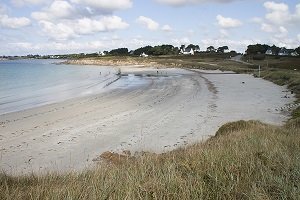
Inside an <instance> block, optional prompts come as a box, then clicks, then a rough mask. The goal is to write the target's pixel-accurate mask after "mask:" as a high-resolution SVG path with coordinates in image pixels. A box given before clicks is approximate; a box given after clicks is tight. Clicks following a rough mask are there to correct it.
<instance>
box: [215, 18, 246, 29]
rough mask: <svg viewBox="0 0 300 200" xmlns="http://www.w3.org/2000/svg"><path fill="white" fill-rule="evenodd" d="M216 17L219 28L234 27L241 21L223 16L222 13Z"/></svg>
mask: <svg viewBox="0 0 300 200" xmlns="http://www.w3.org/2000/svg"><path fill="white" fill-rule="evenodd" d="M216 18H217V21H218V25H219V26H220V27H221V28H225V29H226V28H236V27H239V26H241V25H242V22H241V21H239V20H237V19H233V18H229V17H223V16H222V15H218V16H217V17H216Z"/></svg>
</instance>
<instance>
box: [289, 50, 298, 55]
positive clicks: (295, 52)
mask: <svg viewBox="0 0 300 200" xmlns="http://www.w3.org/2000/svg"><path fill="white" fill-rule="evenodd" d="M291 56H299V53H298V52H297V51H295V50H294V51H292V52H291Z"/></svg>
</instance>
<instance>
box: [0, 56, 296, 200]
mask: <svg viewBox="0 0 300 200" xmlns="http://www.w3.org/2000/svg"><path fill="white" fill-rule="evenodd" d="M297 59H298V60H297ZM297 59H292V61H291V59H287V58H282V59H279V60H278V59H275V58H272V57H270V58H269V62H268V64H266V63H261V62H262V61H256V60H253V61H251V62H250V63H249V62H248V63H247V62H244V61H243V58H241V59H239V61H236V60H232V59H231V58H230V56H229V55H224V54H222V55H219V56H218V55H209V56H207V55H206V56H203V55H199V56H167V57H165V56H162V57H152V58H138V57H137V58H132V57H113V58H111V57H103V58H99V57H97V58H88V59H80V60H72V61H68V63H70V64H91V65H110V64H111V65H114V66H116V65H117V66H124V65H139V66H141V65H143V66H152V67H156V68H160V67H162V66H169V67H177V68H188V69H201V70H202V69H206V70H217V69H218V70H221V71H227V70H230V71H234V72H236V73H251V74H254V75H255V76H258V70H257V69H258V65H261V67H262V71H261V72H260V77H262V78H264V79H266V80H270V81H272V82H274V83H276V84H278V85H286V86H287V87H288V88H289V90H290V91H292V93H294V94H295V96H296V97H297V98H298V99H299V95H300V74H299V70H300V68H299V64H298V63H299V58H297ZM291 62H292V63H291ZM264 65H266V66H264ZM210 86H211V89H212V90H213V86H212V85H210ZM208 87H209V86H208ZM298 102H299V101H298V100H297V101H296V102H295V104H294V105H297V103H298ZM128 115H130V113H128ZM229 115H230V114H229ZM299 134H300V109H299V107H298V108H296V109H293V113H292V115H291V116H290V119H289V120H288V121H287V122H286V123H285V124H284V125H281V126H280V125H270V124H266V123H262V122H259V121H253V120H250V121H245V120H241V121H236V122H230V123H227V124H224V125H223V126H221V127H220V128H219V130H218V131H217V133H216V134H215V136H213V137H210V138H209V139H208V140H206V141H205V142H199V143H196V144H192V145H188V146H184V147H181V148H178V149H175V150H172V151H169V152H166V153H160V154H156V153H149V152H139V153H134V152H130V151H124V152H122V153H118V154H117V153H113V152H105V153H103V154H101V155H99V159H100V160H101V162H100V163H99V165H97V167H95V168H93V169H89V170H86V171H83V172H69V173H66V174H59V173H49V174H44V175H38V174H30V175H21V176H11V175H9V174H5V173H2V174H1V175H0V198H1V199H299V198H300V173H299V171H300V154H299V151H300V145H299V144H300V137H299V136H300V135H299Z"/></svg>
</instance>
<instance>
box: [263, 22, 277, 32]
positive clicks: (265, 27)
mask: <svg viewBox="0 0 300 200" xmlns="http://www.w3.org/2000/svg"><path fill="white" fill-rule="evenodd" d="M261 30H262V31H264V32H267V33H273V32H275V28H274V27H273V26H272V25H270V24H266V23H262V24H261Z"/></svg>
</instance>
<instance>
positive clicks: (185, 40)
mask: <svg viewBox="0 0 300 200" xmlns="http://www.w3.org/2000/svg"><path fill="white" fill-rule="evenodd" d="M172 44H174V45H175V46H180V45H183V44H184V45H188V44H191V41H190V39H189V38H188V37H182V38H174V39H172Z"/></svg>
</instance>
